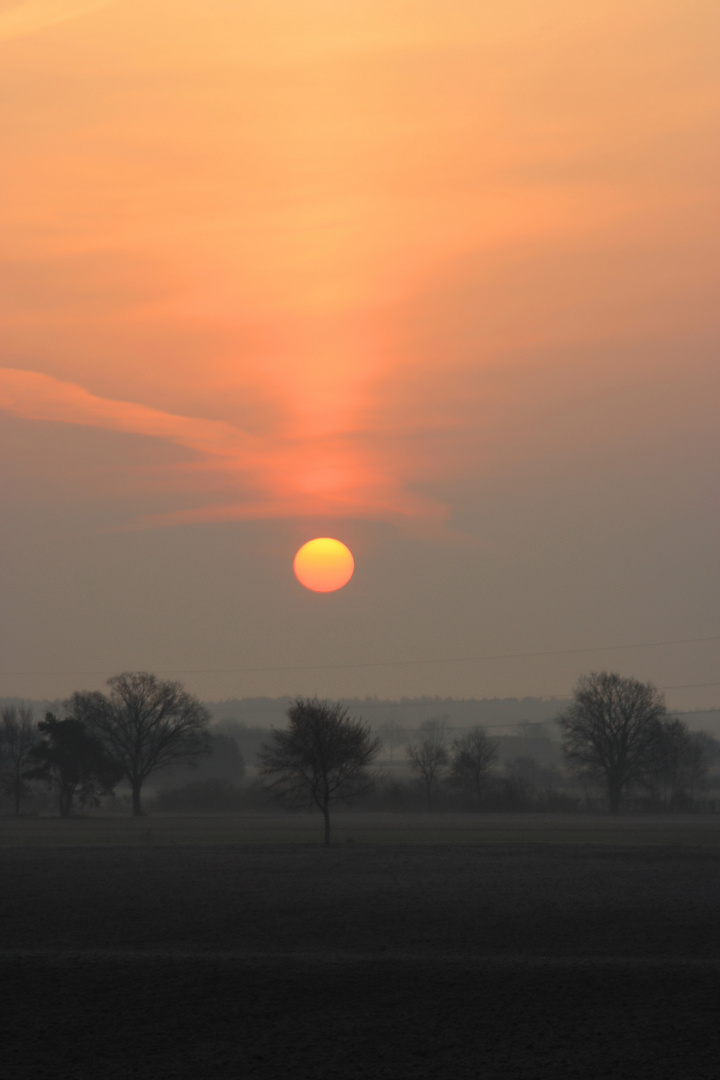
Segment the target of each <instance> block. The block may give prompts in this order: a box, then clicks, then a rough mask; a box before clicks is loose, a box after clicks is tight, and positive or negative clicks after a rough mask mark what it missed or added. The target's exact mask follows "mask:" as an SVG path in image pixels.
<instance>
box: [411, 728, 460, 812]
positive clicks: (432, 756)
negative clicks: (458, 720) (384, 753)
mask: <svg viewBox="0 0 720 1080" xmlns="http://www.w3.org/2000/svg"><path fill="white" fill-rule="evenodd" d="M420 730H421V731H422V732H424V734H425V738H424V739H423V740H422V741H421V742H417V743H410V744H409V745H408V746H407V747H406V750H405V752H406V754H407V756H408V759H409V761H410V768H411V769H412V770H413V771H414V772H416V773H418V779H419V780H420V783H421V784H422V785H423V786H424V788H425V796H426V799H427V808H428V813H430V812H431V811H432V807H433V794H434V792H435V789H436V788H437V785H438V782H439V781H440V778H441V777H442V774H443V771H444V769H445V767H446V765H447V763H448V761H449V760H450V755H449V754H448V748H447V742H448V718H447V716H435V717H433V718H432V719H431V720H425V721H424V722H423V723H422V724H421V725H420Z"/></svg>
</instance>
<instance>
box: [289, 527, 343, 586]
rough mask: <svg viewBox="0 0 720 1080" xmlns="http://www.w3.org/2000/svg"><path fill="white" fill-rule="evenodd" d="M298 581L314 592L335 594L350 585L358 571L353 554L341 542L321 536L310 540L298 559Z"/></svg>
mask: <svg viewBox="0 0 720 1080" xmlns="http://www.w3.org/2000/svg"><path fill="white" fill-rule="evenodd" d="M293 570H294V571H295V577H296V578H297V579H298V581H299V582H300V584H301V585H304V586H305V588H306V589H311V590H312V591H313V592H335V590H336V589H342V587H343V585H347V583H348V581H349V580H350V578H351V577H352V576H353V571H354V570H355V560H354V559H353V556H352V552H351V551H350V549H349V548H348V547H346V545H345V544H343V543H342V541H341V540H333V539H332V537H330V536H319V537H317V538H316V539H315V540H308V542H307V543H306V544H303V546H302V547H301V548H300V550H299V551H298V552H297V554H296V555H295V559H294V561H293Z"/></svg>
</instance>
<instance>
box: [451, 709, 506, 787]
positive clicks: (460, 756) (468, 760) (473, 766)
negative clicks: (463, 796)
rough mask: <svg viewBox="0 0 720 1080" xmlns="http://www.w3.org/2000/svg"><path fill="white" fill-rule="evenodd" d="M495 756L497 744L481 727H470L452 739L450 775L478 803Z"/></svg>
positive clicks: (495, 758) (496, 754)
mask: <svg viewBox="0 0 720 1080" xmlns="http://www.w3.org/2000/svg"><path fill="white" fill-rule="evenodd" d="M497 756H498V744H497V742H496V741H495V740H494V739H491V738H490V736H489V735H488V734H487V732H486V731H485V728H483V727H480V726H478V727H474V728H471V729H470V731H468V732H466V734H465V735H463V736H461V737H460V738H459V739H454V740H453V757H452V765H451V776H452V778H453V780H454V781H455V782H456V783H458V784H461V785H462V786H463V787H464V788H466V789H469V790H470V791H472V793H473V795H474V798H475V801H476V802H477V803H478V805H479V804H480V802H481V799H482V793H483V790H484V788H485V785H486V783H487V778H488V774H489V772H490V770H491V769H492V767H493V765H494V764H495V762H496V761H497Z"/></svg>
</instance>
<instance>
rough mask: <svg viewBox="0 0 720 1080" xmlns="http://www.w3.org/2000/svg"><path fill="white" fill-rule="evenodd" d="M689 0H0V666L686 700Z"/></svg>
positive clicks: (704, 420)
mask: <svg viewBox="0 0 720 1080" xmlns="http://www.w3.org/2000/svg"><path fill="white" fill-rule="evenodd" d="M718 23H720V11H719V9H718V7H717V5H716V4H715V3H714V2H712V0H653V2H652V3H651V2H649V0H648V2H645V0H629V2H628V0H622V2H620V0H618V2H615V0H587V2H585V3H583V4H581V5H580V4H577V3H576V2H574V0H547V2H546V3H543V4H537V3H536V2H534V0H503V3H499V2H497V0H494V2H489V0H413V2H412V3H411V2H409V0H406V2H392V0H382V2H380V0H347V2H345V3H342V4H338V3H337V2H336V0H302V2H300V0H244V2H243V3H242V4H238V3H237V0H122V3H119V2H110V0H107V2H104V0H27V2H26V3H17V2H8V0H0V145H2V147H3V168H2V173H1V174H0V237H1V240H0V353H1V354H0V363H1V365H2V366H1V368H0V409H1V410H2V412H1V419H2V491H3V497H2V504H3V513H2V550H3V559H2V608H3V620H2V623H3V630H2V635H3V639H2V677H1V678H0V693H1V694H3V695H17V696H22V697H29V698H39V697H49V698H54V697H62V696H66V695H68V694H70V693H72V692H73V691H74V690H77V689H95V688H101V687H102V686H103V683H104V680H105V679H106V678H107V677H109V676H110V675H113V674H116V673H118V672H120V671H124V670H150V671H154V672H156V673H157V674H158V675H159V676H161V677H163V678H174V679H180V680H181V681H182V682H183V683H184V684H185V685H186V686H187V688H188V689H189V690H191V692H193V693H195V694H197V695H198V696H200V697H202V698H203V699H206V700H219V699H222V698H228V697H242V696H257V695H270V696H274V695H280V694H315V693H317V694H319V695H320V696H322V697H331V698H335V697H341V696H344V695H346V696H351V695H359V696H365V695H378V696H380V697H390V698H394V697H400V696H403V695H404V696H417V695H436V694H437V695H440V696H452V697H496V696H497V697H506V696H526V695H530V696H531V695H542V696H559V697H566V696H569V694H570V692H571V689H572V686H573V685H574V683H575V682H576V680H577V678H578V677H579V676H580V675H581V674H583V673H585V672H588V671H592V670H601V669H607V670H615V671H619V672H620V673H621V674H623V675H632V676H635V677H637V678H640V679H642V680H643V681H645V680H652V681H653V682H654V683H655V684H656V685H657V686H659V687H663V688H665V687H667V688H669V689H667V699H668V703H669V704H670V705H671V706H672V707H673V708H678V709H691V708H702V707H706V706H711V705H714V704H718V703H720V685H718V683H717V662H716V659H717V652H718V635H719V634H720V630H719V629H718V618H717V614H718V561H717V539H718V506H717V473H718V469H717V463H718V439H717V427H718V425H717V403H718V381H719V380H718V371H719V370H720V367H719V365H718V362H717V347H718V337H719V335H718V303H717V287H718V280H719V277H718V272H719V270H720V266H719V262H720V260H719V258H718V256H719V253H720V244H719V242H718V239H719V237H718V217H719V209H718V199H717V190H718V179H719V178H720V170H719V168H718V164H719V163H718V148H719V147H720V140H719V139H718V135H719V134H720V132H719V131H718V127H719V126H720V125H719V124H718V104H719V103H720V92H719V88H718V77H717V71H718V44H717V43H718V40H720V38H719V37H718V31H719V29H720V27H719V26H718ZM315 536H331V537H336V538H338V539H340V540H341V541H342V542H343V543H345V544H347V545H348V546H349V547H350V549H351V550H352V552H353V555H354V557H355V574H354V576H353V578H352V580H351V581H350V583H349V584H348V585H347V586H345V588H343V589H341V590H339V591H338V592H333V593H328V594H317V593H312V592H309V591H308V590H306V589H304V588H303V587H302V586H301V585H300V584H299V583H298V582H297V581H296V579H295V577H294V576H293V572H292V561H293V556H294V554H295V552H296V550H297V549H298V548H299V547H300V545H301V544H303V543H305V542H306V541H307V540H309V539H311V538H313V537H315Z"/></svg>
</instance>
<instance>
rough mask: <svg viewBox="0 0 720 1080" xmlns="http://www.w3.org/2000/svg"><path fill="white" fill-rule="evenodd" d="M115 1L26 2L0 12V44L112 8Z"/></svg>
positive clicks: (42, 0) (47, 0)
mask: <svg viewBox="0 0 720 1080" xmlns="http://www.w3.org/2000/svg"><path fill="white" fill-rule="evenodd" d="M114 3H116V0H75V2H73V0H29V2H28V3H26V4H17V5H16V6H15V7H11V8H10V9H9V10H7V11H2V12H0V41H10V40H12V39H13V38H17V37H24V36H25V35H26V34H36V33H38V32H39V31H40V30H46V29H47V28H48V27H49V26H56V25H57V24H58V23H63V22H68V21H69V20H71V19H78V18H80V17H81V16H83V15H90V14H92V12H94V11H100V10H101V9H102V8H107V7H112V6H113V4H114Z"/></svg>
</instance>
